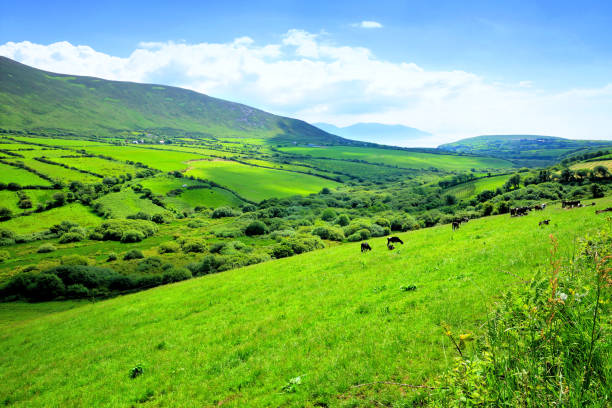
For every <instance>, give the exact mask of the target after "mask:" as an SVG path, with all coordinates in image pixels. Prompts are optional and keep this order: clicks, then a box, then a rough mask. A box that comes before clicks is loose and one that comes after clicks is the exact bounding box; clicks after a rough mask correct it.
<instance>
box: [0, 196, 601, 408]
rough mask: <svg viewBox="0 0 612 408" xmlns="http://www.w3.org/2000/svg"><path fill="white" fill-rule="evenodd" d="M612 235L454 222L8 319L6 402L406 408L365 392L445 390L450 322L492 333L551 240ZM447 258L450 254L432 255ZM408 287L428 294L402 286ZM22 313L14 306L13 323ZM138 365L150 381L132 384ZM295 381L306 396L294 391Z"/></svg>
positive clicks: (592, 224)
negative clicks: (366, 247) (388, 407)
mask: <svg viewBox="0 0 612 408" xmlns="http://www.w3.org/2000/svg"><path fill="white" fill-rule="evenodd" d="M611 203H612V200H611V199H610V198H606V199H602V200H598V205H597V207H595V208H603V207H606V206H610V204H611ZM543 217H546V218H550V219H551V220H552V221H551V225H549V226H548V227H546V228H540V227H538V226H537V222H538V220H540V219H541V218H543ZM607 224H608V222H607V221H606V219H605V217H604V216H596V215H595V214H594V209H593V207H588V208H578V209H574V210H570V211H567V210H562V209H560V208H559V207H554V208H548V209H546V210H545V211H544V212H542V213H539V214H538V215H529V216H526V217H519V218H510V217H509V216H508V215H502V216H494V217H488V218H483V219H478V220H473V221H470V222H469V223H468V224H466V225H465V226H462V227H461V228H460V229H459V230H458V231H455V232H453V231H452V230H451V228H450V226H448V225H445V226H439V227H434V228H428V229H423V230H419V231H414V232H409V233H403V234H399V236H400V237H401V238H402V239H403V241H404V242H405V244H404V245H403V246H399V247H398V248H397V249H396V250H395V251H393V252H390V251H388V250H387V249H386V248H385V239H384V238H378V239H372V240H371V241H370V243H371V245H372V247H373V251H372V252H370V253H367V254H361V253H360V251H359V244H347V245H342V246H335V247H332V248H329V249H325V250H321V251H315V252H312V253H308V254H303V255H299V256H295V257H292V258H285V259H281V260H277V261H271V262H267V263H264V264H259V265H253V266H250V267H246V268H241V269H238V270H233V271H231V272H226V273H220V274H214V275H208V276H205V277H202V278H198V279H193V280H189V281H185V282H181V283H177V284H173V285H168V286H164V287H159V288H155V289H152V290H149V291H145V292H140V293H136V294H133V295H127V296H123V297H119V298H115V299H111V300H107V301H103V302H99V303H93V304H84V305H83V306H81V307H77V308H73V309H70V310H67V311H61V312H58V313H51V314H47V315H43V316H41V317H39V318H32V319H30V320H27V321H25V322H18V323H17V322H16V323H14V324H12V323H10V322H9V323H7V324H5V327H6V330H3V331H2V334H0V347H2V349H3V351H4V352H3V353H2V354H1V355H0V395H4V396H6V399H5V403H9V404H11V405H14V406H16V407H20V406H77V405H78V406H102V405H106V406H131V405H133V404H134V403H135V401H147V402H148V403H149V404H152V405H172V406H184V407H196V406H213V405H218V404H219V403H220V402H223V405H224V406H229V407H241V406H253V407H263V406H287V407H302V406H316V405H318V406H341V405H347V404H348V405H349V406H373V405H376V404H375V401H389V402H391V401H401V400H402V399H403V398H409V396H410V395H414V394H413V392H414V391H412V390H409V389H407V390H405V391H403V390H402V389H400V388H397V387H379V388H376V387H364V388H360V389H354V388H351V386H353V385H355V384H360V383H368V382H373V381H395V382H402V383H409V384H423V383H426V384H431V382H430V379H431V378H432V377H434V376H436V375H438V374H440V373H441V372H442V371H443V370H445V369H446V368H447V367H449V365H450V364H451V363H452V360H453V357H454V356H455V351H454V348H453V346H452V344H450V343H449V340H448V339H447V338H446V337H445V335H444V333H443V328H442V326H441V323H443V322H444V323H446V324H448V325H449V326H450V327H451V330H453V331H454V332H459V333H466V332H472V333H475V334H476V335H478V334H480V333H482V331H483V330H484V328H483V327H482V323H483V320H484V318H485V316H486V313H487V312H488V311H489V310H490V307H491V304H492V302H493V301H494V300H496V299H499V297H500V295H501V294H502V293H504V292H505V291H506V290H508V289H510V288H513V287H515V285H520V284H521V283H520V279H529V278H530V277H531V276H532V274H533V273H534V271H536V270H538V269H541V270H545V271H547V270H548V269H549V268H550V265H549V262H550V259H549V256H550V248H551V241H550V238H549V234H553V235H554V236H555V237H557V239H558V243H559V246H558V256H559V258H560V259H561V260H562V261H569V260H570V259H572V257H573V255H574V251H575V248H576V245H575V238H576V237H581V236H584V235H585V234H588V233H592V232H594V231H596V230H600V229H602V228H607ZM502 231H503V233H502ZM442 247H443V248H444V256H443V257H440V254H439V251H435V250H432V248H442ZM510 254H511V255H510ZM409 285H414V286H415V287H416V290H413V291H405V290H402V287H407V286H409ZM14 305H15V306H14V310H19V311H20V313H23V309H24V306H23V305H21V304H14ZM36 307H37V308H39V309H40V306H36ZM13 313H14V312H13V308H12V307H11V304H7V305H5V306H4V307H3V308H0V320H5V319H4V316H2V314H4V315H9V316H10V315H12V314H13ZM49 339H53V341H49ZM67 344H71V345H74V346H71V347H66V345H67ZM24 345H25V346H24ZM92 350H96V352H92ZM137 365H141V366H142V367H143V375H142V376H140V377H138V378H136V379H130V378H129V373H130V369H132V368H133V367H135V366H137ZM75 367H88V369H87V370H75ZM297 377H300V378H301V381H299V384H297V385H296V386H295V387H294V392H284V391H283V389H284V387H285V386H287V385H288V384H289V382H290V380H291V379H294V378H297ZM404 392H406V393H408V395H406V394H404Z"/></svg>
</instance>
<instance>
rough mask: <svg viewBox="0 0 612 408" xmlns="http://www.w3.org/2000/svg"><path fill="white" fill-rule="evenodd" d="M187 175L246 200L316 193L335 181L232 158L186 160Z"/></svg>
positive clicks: (332, 185)
mask: <svg viewBox="0 0 612 408" xmlns="http://www.w3.org/2000/svg"><path fill="white" fill-rule="evenodd" d="M189 165H190V167H189V170H188V171H187V172H186V173H185V174H186V175H187V176H195V177H198V178H202V179H209V180H214V181H215V182H217V183H219V184H220V185H222V186H225V187H228V188H229V189H231V190H233V191H240V195H241V196H243V197H244V198H246V199H248V200H253V201H261V200H264V199H266V198H271V197H289V196H292V195H297V194H310V193H316V192H319V191H320V190H321V189H322V188H323V187H329V188H334V187H337V186H338V185H340V184H339V183H337V182H334V181H331V180H326V179H323V178H320V177H316V176H310V175H307V174H301V173H294V172H288V171H281V170H272V169H264V168H261V167H254V166H248V165H244V164H240V163H236V162H231V161H221V160H215V161H208V160H200V161H193V162H190V163H189Z"/></svg>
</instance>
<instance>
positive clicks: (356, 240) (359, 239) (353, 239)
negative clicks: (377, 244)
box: [347, 232, 363, 242]
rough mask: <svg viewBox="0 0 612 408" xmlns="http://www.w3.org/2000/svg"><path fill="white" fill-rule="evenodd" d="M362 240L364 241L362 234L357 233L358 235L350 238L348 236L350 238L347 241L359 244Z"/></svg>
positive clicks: (355, 234)
mask: <svg viewBox="0 0 612 408" xmlns="http://www.w3.org/2000/svg"><path fill="white" fill-rule="evenodd" d="M362 239H363V238H362V237H361V234H360V233H358V232H356V233H354V234H351V235H349V236H348V238H347V240H348V241H349V242H358V241H361V240H362Z"/></svg>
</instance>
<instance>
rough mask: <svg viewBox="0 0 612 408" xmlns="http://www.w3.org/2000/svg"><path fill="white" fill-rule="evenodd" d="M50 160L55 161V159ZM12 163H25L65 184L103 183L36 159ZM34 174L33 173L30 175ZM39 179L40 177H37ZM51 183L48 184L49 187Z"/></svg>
mask: <svg viewBox="0 0 612 408" xmlns="http://www.w3.org/2000/svg"><path fill="white" fill-rule="evenodd" d="M49 160H51V161H53V160H54V159H53V158H50V159H49ZM10 161H11V162H13V163H15V162H23V163H24V164H25V165H26V166H28V167H31V168H33V169H34V170H36V171H38V172H40V173H42V174H44V175H46V176H49V177H51V178H52V179H53V180H59V181H62V182H65V183H68V182H71V181H80V182H82V183H99V182H101V181H102V179H101V178H100V177H96V176H93V175H91V174H86V173H81V172H79V171H76V170H71V169H67V168H64V167H62V166H58V165H55V164H49V163H43V162H40V161H38V160H34V159H21V158H18V159H11V160H10ZM23 171H25V170H23ZM30 174H32V173H30ZM36 177H38V176H36ZM48 184H49V183H48V182H47V185H48Z"/></svg>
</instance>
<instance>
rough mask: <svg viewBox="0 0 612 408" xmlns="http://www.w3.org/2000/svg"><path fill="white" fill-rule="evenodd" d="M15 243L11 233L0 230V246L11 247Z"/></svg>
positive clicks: (13, 235) (13, 234)
mask: <svg viewBox="0 0 612 408" xmlns="http://www.w3.org/2000/svg"><path fill="white" fill-rule="evenodd" d="M14 243H15V233H14V232H13V231H9V230H5V229H0V246H8V245H13V244H14Z"/></svg>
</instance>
